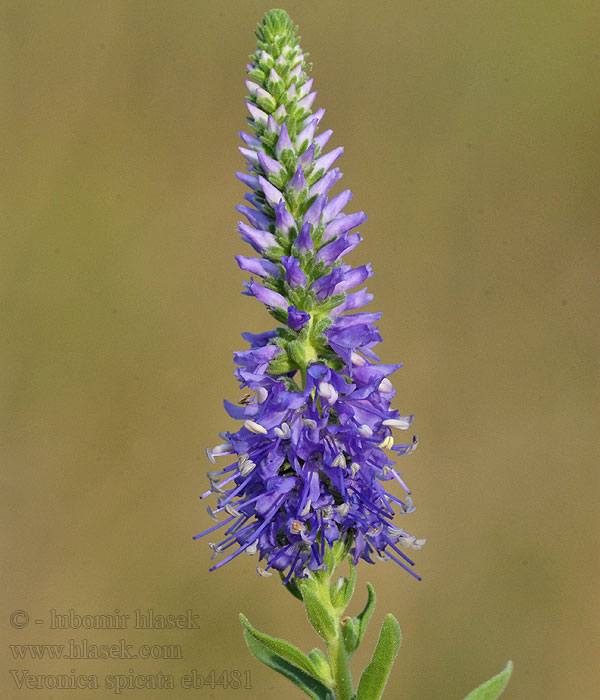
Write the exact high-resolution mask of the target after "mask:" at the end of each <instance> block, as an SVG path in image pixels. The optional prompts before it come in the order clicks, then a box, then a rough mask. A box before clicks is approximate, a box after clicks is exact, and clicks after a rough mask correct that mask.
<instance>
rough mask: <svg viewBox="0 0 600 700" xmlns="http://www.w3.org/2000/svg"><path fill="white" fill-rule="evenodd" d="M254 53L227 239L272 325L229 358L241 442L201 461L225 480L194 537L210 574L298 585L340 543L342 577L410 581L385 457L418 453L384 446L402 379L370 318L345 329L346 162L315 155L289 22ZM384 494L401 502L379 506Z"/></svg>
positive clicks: (314, 124) (354, 295)
mask: <svg viewBox="0 0 600 700" xmlns="http://www.w3.org/2000/svg"><path fill="white" fill-rule="evenodd" d="M257 37H258V48H257V51H256V53H255V54H254V56H253V57H252V63H250V64H249V65H248V66H247V69H248V77H249V79H248V80H247V81H246V85H247V87H248V90H249V93H250V95H249V97H248V98H247V101H246V105H247V107H248V111H249V114H250V116H249V118H248V122H249V127H250V132H251V133H250V134H247V133H241V134H240V136H241V138H242V140H243V141H244V147H243V148H241V149H240V150H241V152H242V154H243V155H244V157H245V158H246V160H247V164H248V171H247V172H243V173H238V177H239V179H240V180H241V181H242V182H243V183H244V184H246V185H247V186H248V187H249V189H250V193H249V194H246V196H245V199H246V201H247V204H245V205H242V206H239V207H238V210H239V211H240V212H241V213H242V214H243V215H244V216H245V218H246V219H247V221H248V223H243V222H240V224H239V233H240V234H241V236H242V240H243V241H245V242H246V243H249V244H250V246H251V247H252V248H253V249H254V251H255V252H256V253H257V254H258V255H259V256H260V257H246V256H242V255H239V256H237V257H236V259H237V262H238V264H239V266H240V268H241V269H242V270H245V271H247V272H250V273H251V274H252V275H255V276H256V277H257V278H258V279H259V281H255V280H254V279H253V278H251V281H250V282H247V283H245V286H246V291H245V292H244V293H245V294H247V295H250V296H254V297H256V298H257V299H258V300H259V301H260V302H262V303H263V304H265V306H266V308H267V310H268V312H269V313H270V314H271V315H272V316H273V317H274V318H275V319H276V320H277V321H278V323H279V324H281V325H279V326H278V327H277V328H276V329H275V330H274V331H271V332H267V333H261V334H251V333H244V334H242V335H243V337H244V339H245V340H246V341H248V343H249V345H250V347H249V349H247V350H244V351H242V352H238V353H235V354H234V361H235V363H236V364H237V365H238V367H237V369H236V370H235V376H236V377H237V379H238V380H239V382H240V384H241V386H242V387H247V388H248V389H249V390H250V391H248V393H246V394H245V396H244V397H243V398H242V400H241V401H240V403H239V404H237V405H236V404H232V403H229V402H228V401H226V402H225V408H226V410H227V412H228V413H229V415H230V416H231V417H232V418H234V419H237V420H239V421H242V426H241V427H240V429H239V430H237V431H235V432H229V431H227V432H224V433H221V437H222V439H223V444H220V445H218V446H217V447H214V448H212V449H208V450H207V454H208V458H209V459H210V460H211V462H213V463H216V459H217V458H218V459H224V460H225V462H226V463H227V466H225V467H224V468H223V469H221V470H219V471H217V470H213V471H210V472H208V478H209V481H210V488H209V490H207V491H206V492H205V493H204V494H202V496H201V497H202V498H205V497H207V496H210V495H212V494H217V495H218V503H217V507H215V508H211V507H210V506H208V512H209V514H210V515H211V516H212V517H213V518H214V519H215V520H217V521H218V524H216V525H214V526H213V527H211V528H209V529H208V530H206V531H205V532H203V533H200V534H199V535H197V536H196V537H202V536H204V535H208V534H210V533H213V532H216V531H217V530H220V529H222V528H225V530H224V533H223V535H222V540H221V541H220V542H218V543H210V547H211V549H212V550H213V556H214V557H216V556H217V555H219V554H221V553H224V554H225V556H224V557H223V558H221V559H220V560H219V562H218V563H216V564H215V565H214V566H213V567H212V569H211V571H212V570H215V569H218V568H219V567H221V566H223V565H224V564H226V563H227V562H229V561H231V560H232V559H233V558H234V557H236V556H238V555H239V554H241V553H242V552H245V553H247V554H258V556H259V559H260V560H263V559H264V560H265V561H266V565H265V567H264V568H263V567H261V566H259V567H257V571H258V572H259V573H260V574H262V575H269V569H275V570H278V571H279V572H281V573H282V576H283V575H284V573H285V576H284V580H285V581H288V580H289V579H290V578H291V577H292V576H294V575H295V576H298V577H300V578H302V577H304V576H305V575H306V571H307V570H309V571H317V570H319V569H322V568H323V567H324V566H325V563H324V555H325V547H331V546H333V544H334V543H336V542H341V543H343V544H344V545H345V546H347V547H348V548H349V549H350V552H351V554H352V555H353V558H354V562H355V563H356V562H357V561H358V559H364V560H366V561H368V562H370V563H373V559H379V560H394V561H396V562H397V563H398V564H399V565H400V566H401V567H403V568H404V569H406V570H407V571H409V572H410V573H411V574H412V575H413V576H415V577H416V578H419V577H418V576H417V575H416V574H415V573H414V572H413V571H412V569H411V567H412V566H413V565H414V563H413V562H412V561H411V559H409V557H408V556H407V555H406V554H405V553H404V551H402V550H403V549H406V548H413V549H420V548H421V547H422V545H423V544H424V542H425V540H424V539H417V538H416V537H414V536H411V535H409V534H408V533H407V532H406V531H405V530H404V528H402V527H399V526H398V525H396V524H394V517H395V516H399V515H403V514H407V513H410V512H412V511H413V510H414V506H413V504H412V501H411V497H410V491H409V489H408V488H407V486H406V484H405V483H404V481H403V479H402V475H401V473H399V472H398V471H397V470H396V468H395V466H394V461H393V460H392V459H391V458H390V457H391V456H392V455H393V453H395V454H396V456H399V455H407V454H409V453H410V452H412V451H413V450H414V449H415V447H416V445H417V441H416V437H414V438H413V439H412V440H409V441H408V442H407V443H406V444H395V443H394V437H393V432H394V431H395V430H408V429H409V428H410V426H411V423H412V419H413V416H401V415H399V413H398V411H396V410H394V409H392V408H391V407H390V401H391V399H392V398H393V397H394V395H395V390H394V387H393V385H392V383H391V381H390V379H389V377H390V375H391V374H392V373H393V372H395V371H396V370H397V369H398V368H399V367H400V366H401V365H399V364H395V365H386V364H380V363H379V358H378V357H377V355H376V354H375V353H374V351H373V347H374V346H375V345H376V344H377V343H378V342H380V341H381V337H380V335H379V331H378V330H377V328H376V326H375V323H376V321H377V320H378V319H379V318H380V315H381V314H378V313H366V312H359V313H347V312H353V311H354V310H356V309H359V308H361V307H363V306H365V305H366V304H367V303H368V302H370V301H371V300H372V298H373V297H372V295H371V294H368V293H367V290H366V288H362V289H359V290H358V291H351V290H355V289H356V287H358V286H359V285H361V284H362V283H363V282H364V281H365V280H366V279H367V278H368V277H370V276H371V275H372V274H373V273H372V271H371V267H370V265H368V264H367V265H362V266H359V267H352V266H351V265H348V264H346V263H345V262H343V260H344V259H345V256H346V255H348V253H350V252H351V251H352V250H354V248H355V247H356V246H357V245H358V244H359V242H360V241H361V236H360V235H359V233H358V232H357V231H356V228H357V227H358V226H360V225H361V224H362V223H363V222H364V221H365V220H366V218H367V217H366V216H365V214H364V212H359V213H354V214H345V213H344V208H345V207H346V205H347V204H348V202H349V201H350V200H351V199H352V193H351V192H350V190H344V191H343V192H341V193H340V194H337V195H336V196H333V197H331V198H329V192H330V190H331V189H332V187H333V186H334V185H335V184H336V183H337V182H338V181H339V180H340V178H341V177H342V175H341V173H340V170H339V169H338V168H334V167H332V166H333V165H334V163H335V162H336V161H337V159H338V158H339V156H340V155H341V154H342V152H343V149H342V148H335V149H333V150H330V151H328V152H324V149H325V146H326V144H327V142H328V140H329V138H330V136H331V134H332V132H331V131H330V130H328V131H323V132H322V133H319V134H318V135H317V129H318V126H319V123H320V122H321V119H322V118H323V114H324V110H322V109H319V110H317V111H316V112H312V111H311V108H312V104H313V102H314V99H315V96H316V92H313V91H312V83H313V81H312V79H309V78H308V77H307V70H308V69H309V66H308V64H307V63H306V61H305V55H304V54H303V53H302V50H301V49H300V46H299V39H298V37H297V31H296V29H295V28H294V26H293V24H292V22H291V20H290V18H289V17H288V15H287V14H286V13H285V12H283V11H282V10H274V11H271V12H269V13H268V14H267V15H266V17H265V19H264V20H263V23H262V24H260V25H259V27H258V32H257ZM396 482H397V483H398V484H399V485H400V487H401V489H402V491H401V492H400V493H401V496H402V497H401V498H400V497H398V496H396V495H393V494H392V493H391V492H390V490H389V487H390V485H393V484H394V483H396ZM223 516H224V519H222V520H220V517H223ZM229 550H231V551H229Z"/></svg>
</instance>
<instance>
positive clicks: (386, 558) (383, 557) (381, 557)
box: [373, 552, 391, 561]
mask: <svg viewBox="0 0 600 700" xmlns="http://www.w3.org/2000/svg"><path fill="white" fill-rule="evenodd" d="M373 556H374V557H375V559H378V560H379V561H391V560H390V557H389V556H388V555H387V554H385V553H384V554H377V552H374V553H373Z"/></svg>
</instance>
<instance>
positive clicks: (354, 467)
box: [350, 462, 360, 478]
mask: <svg viewBox="0 0 600 700" xmlns="http://www.w3.org/2000/svg"><path fill="white" fill-rule="evenodd" d="M350 469H351V470H352V478H354V477H355V476H356V472H357V471H358V470H359V469H360V464H359V463H358V462H352V464H351V465H350Z"/></svg>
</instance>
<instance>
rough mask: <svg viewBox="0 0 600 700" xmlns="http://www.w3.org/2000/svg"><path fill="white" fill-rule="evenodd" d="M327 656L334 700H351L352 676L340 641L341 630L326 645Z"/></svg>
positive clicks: (346, 655) (352, 689)
mask: <svg viewBox="0 0 600 700" xmlns="http://www.w3.org/2000/svg"><path fill="white" fill-rule="evenodd" d="M327 654H328V656H329V665H330V667H331V675H332V676H333V681H334V683H335V685H334V692H335V697H336V700H352V699H353V698H354V688H353V687H352V675H351V673H350V664H349V663H348V661H349V659H348V654H347V653H346V648H345V647H344V642H343V640H342V635H341V628H340V632H339V633H338V636H337V637H336V638H335V639H333V640H332V641H331V642H328V644H327Z"/></svg>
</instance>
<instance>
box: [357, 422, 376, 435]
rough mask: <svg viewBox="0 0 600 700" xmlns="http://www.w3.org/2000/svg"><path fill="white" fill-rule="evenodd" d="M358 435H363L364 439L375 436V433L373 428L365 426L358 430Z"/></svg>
mask: <svg viewBox="0 0 600 700" xmlns="http://www.w3.org/2000/svg"><path fill="white" fill-rule="evenodd" d="M358 434H359V435H362V437H364V438H370V437H371V436H372V435H373V431H372V430H371V428H370V427H369V426H368V425H366V424H363V425H361V426H360V428H359V429H358Z"/></svg>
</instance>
